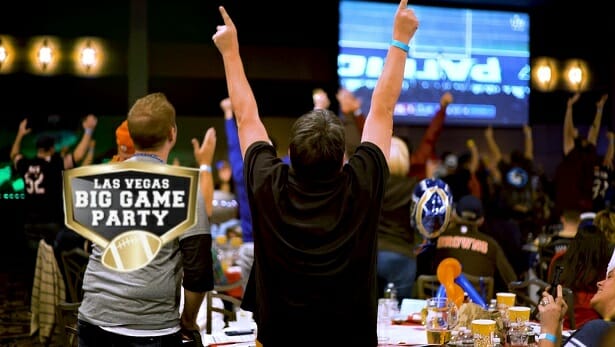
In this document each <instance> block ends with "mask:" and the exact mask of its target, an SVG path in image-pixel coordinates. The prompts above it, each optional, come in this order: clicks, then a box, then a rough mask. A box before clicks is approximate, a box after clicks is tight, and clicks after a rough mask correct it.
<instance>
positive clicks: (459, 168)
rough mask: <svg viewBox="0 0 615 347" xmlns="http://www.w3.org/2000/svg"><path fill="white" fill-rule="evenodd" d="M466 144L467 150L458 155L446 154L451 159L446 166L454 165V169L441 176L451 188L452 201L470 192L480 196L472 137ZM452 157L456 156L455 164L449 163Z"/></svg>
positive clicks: (476, 158) (476, 157)
mask: <svg viewBox="0 0 615 347" xmlns="http://www.w3.org/2000/svg"><path fill="white" fill-rule="evenodd" d="M466 146H467V148H468V151H467V152H465V153H463V154H461V155H460V156H458V157H457V156H456V155H455V154H452V153H451V154H450V155H447V158H448V159H449V161H451V163H448V164H447V166H451V167H454V168H455V169H454V170H452V172H450V173H447V174H445V175H443V176H442V177H441V178H442V180H443V181H444V182H446V183H447V184H448V186H449V187H450V188H451V193H452V194H453V201H454V202H457V201H458V200H459V199H461V198H462V197H464V196H466V195H468V194H472V195H474V196H476V197H477V198H479V199H480V198H481V196H482V193H481V187H480V182H479V181H478V177H477V176H476V171H477V170H478V164H479V162H480V158H479V154H478V148H477V147H476V143H475V142H474V140H472V139H469V140H468V141H466ZM452 158H456V160H455V165H449V164H452V161H453V160H452Z"/></svg>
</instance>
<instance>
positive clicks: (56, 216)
mask: <svg viewBox="0 0 615 347" xmlns="http://www.w3.org/2000/svg"><path fill="white" fill-rule="evenodd" d="M15 167H16V169H17V173H18V174H19V176H20V177H22V178H23V180H24V191H25V203H26V204H25V206H26V210H25V217H24V218H25V222H26V223H33V224H34V223H58V224H62V225H63V224H64V200H63V197H62V194H63V193H62V186H63V182H62V172H63V171H64V159H62V157H61V156H60V155H59V154H58V153H55V154H53V155H52V156H51V159H50V160H49V161H47V160H45V159H43V158H38V157H35V158H26V157H22V158H21V159H19V160H18V161H17V162H16V164H15Z"/></svg>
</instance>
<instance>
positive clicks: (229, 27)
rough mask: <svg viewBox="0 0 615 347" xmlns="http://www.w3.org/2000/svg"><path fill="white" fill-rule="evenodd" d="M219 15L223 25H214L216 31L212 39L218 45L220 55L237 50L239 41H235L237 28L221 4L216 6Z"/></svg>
mask: <svg viewBox="0 0 615 347" xmlns="http://www.w3.org/2000/svg"><path fill="white" fill-rule="evenodd" d="M218 9H219V10H220V15H221V16H222V20H223V21H224V25H218V26H217V27H216V33H215V34H214V35H213V36H212V40H213V41H214V43H215V44H216V47H218V51H220V53H221V54H222V55H224V54H227V53H232V52H238V51H239V42H238V41H237V28H235V24H234V23H233V20H232V19H231V17H230V16H229V15H228V13H226V10H225V9H224V7H223V6H220V7H218Z"/></svg>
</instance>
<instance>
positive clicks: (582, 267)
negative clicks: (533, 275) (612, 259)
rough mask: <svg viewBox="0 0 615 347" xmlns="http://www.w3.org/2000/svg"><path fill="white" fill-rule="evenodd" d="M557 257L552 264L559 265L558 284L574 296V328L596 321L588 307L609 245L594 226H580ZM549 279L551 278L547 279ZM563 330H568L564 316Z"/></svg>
mask: <svg viewBox="0 0 615 347" xmlns="http://www.w3.org/2000/svg"><path fill="white" fill-rule="evenodd" d="M558 254H563V255H562V256H561V258H555V257H554V261H553V262H552V265H555V263H557V264H558V265H561V266H563V268H564V270H563V272H562V274H561V278H560V280H561V282H560V283H561V284H562V286H564V287H566V288H570V289H571V290H572V292H573V293H574V303H567V304H568V305H573V304H574V316H575V324H576V328H577V329H578V328H580V327H582V326H583V324H585V323H586V322H588V321H590V320H592V319H596V318H599V317H600V316H599V315H598V312H596V311H595V310H594V309H593V308H592V305H591V299H592V297H593V296H594V294H595V293H596V291H597V290H598V288H597V287H596V283H597V282H598V281H599V280H600V278H601V277H602V274H603V272H602V271H603V269H605V268H606V266H607V265H608V262H609V254H610V253H609V244H608V241H607V239H606V237H605V236H604V234H603V233H602V232H601V231H600V230H599V229H598V228H597V227H596V226H594V225H591V224H581V226H579V231H577V234H576V236H575V237H574V239H572V241H571V242H570V244H569V245H568V249H567V250H566V251H564V252H563V253H558ZM549 278H551V277H549ZM564 329H570V322H569V320H568V316H567V315H566V317H565V319H564Z"/></svg>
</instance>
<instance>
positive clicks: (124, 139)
mask: <svg viewBox="0 0 615 347" xmlns="http://www.w3.org/2000/svg"><path fill="white" fill-rule="evenodd" d="M115 143H116V145H117V153H116V154H115V155H114V156H113V157H112V158H111V161H112V162H119V161H124V160H126V159H128V158H130V157H132V155H133V154H135V145H134V143H133V142H132V138H131V137H130V132H129V131H128V121H127V120H124V121H122V123H120V125H119V126H118V127H117V128H116V129H115Z"/></svg>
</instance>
